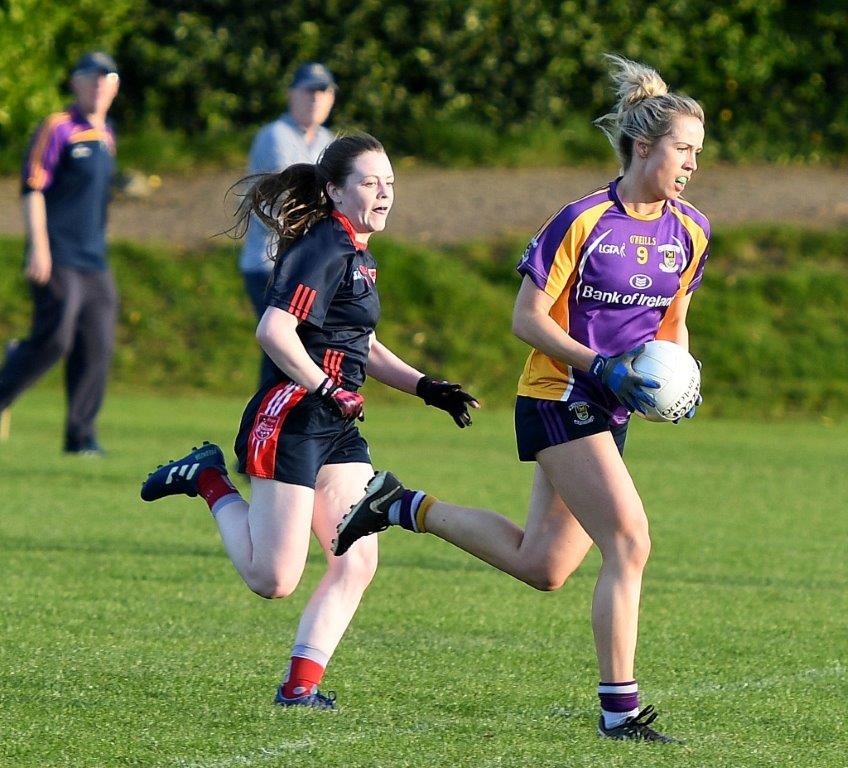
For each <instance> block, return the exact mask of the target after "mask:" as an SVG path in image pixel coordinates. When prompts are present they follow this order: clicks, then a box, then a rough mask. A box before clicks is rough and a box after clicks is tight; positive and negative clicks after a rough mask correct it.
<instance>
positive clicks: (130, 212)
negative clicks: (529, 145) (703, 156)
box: [0, 166, 848, 247]
mask: <svg viewBox="0 0 848 768" xmlns="http://www.w3.org/2000/svg"><path fill="white" fill-rule="evenodd" d="M614 174H615V168H614V167H609V168H557V169H500V168H497V169H471V170H437V169H422V168H403V167H400V168H398V169H397V197H396V203H395V208H394V210H393V212H392V214H391V216H390V218H389V226H388V229H387V232H388V234H390V235H391V236H392V237H393V238H396V239H401V240H409V241H414V242H421V243H429V244H432V245H440V244H448V243H455V242H461V241H466V240H475V239H486V238H490V237H493V236H496V235H498V234H501V233H504V232H519V233H526V234H527V235H528V236H529V235H530V234H532V233H533V232H534V231H535V230H536V229H537V228H538V227H539V226H540V225H541V224H542V223H543V222H544V221H545V220H546V219H547V218H548V216H550V215H551V214H552V213H554V212H555V211H556V210H557V209H558V208H559V207H561V206H562V205H563V204H564V203H566V202H568V201H570V200H574V199H576V198H578V197H581V196H582V195H584V194H586V193H587V192H590V191H592V190H593V189H594V188H596V187H598V186H600V185H602V184H604V183H605V182H606V181H608V180H609V179H610V178H611V177H612V176H614ZM240 175H241V171H240V169H236V170H233V171H232V172H225V171H200V172H197V173H193V174H191V175H186V176H166V177H164V178H163V179H162V186H161V187H160V188H159V189H158V190H156V191H155V192H153V193H152V194H151V195H150V197H148V198H142V199H138V198H128V197H122V198H120V199H117V200H116V201H115V202H114V203H113V205H112V208H111V212H110V217H111V221H110V227H109V232H110V236H111V237H112V238H120V239H126V240H134V241H138V242H159V243H168V244H173V245H182V246H187V247H200V246H202V245H203V244H204V243H207V242H216V241H221V238H220V237H215V234H216V233H218V232H221V231H222V230H225V229H226V228H227V227H228V226H229V225H230V223H231V219H230V211H231V210H232V201H230V202H229V203H228V202H227V201H225V197H224V196H225V192H226V190H227V188H228V187H229V186H230V185H231V184H232V183H233V182H234V181H235V180H237V179H238V178H239V176H240ZM845 180H846V172H845V171H844V170H841V169H830V168H795V167H790V168H784V167H768V166H766V167H750V168H747V167H746V168H737V167H713V168H706V169H703V170H701V171H699V172H698V174H697V175H696V177H695V179H694V180H693V182H692V184H691V186H690V188H689V190H688V193H687V197H688V198H689V199H690V200H691V201H692V202H693V203H694V204H695V205H696V206H698V208H700V209H701V210H702V211H703V212H704V213H705V214H706V215H707V216H709V218H710V219H711V220H712V222H713V226H714V227H726V226H732V225H741V224H751V223H764V222H783V223H793V224H798V225H802V226H811V227H816V228H828V227H833V226H839V225H846V224H848V193H846V191H845ZM22 232H23V225H22V221H21V215H20V204H19V201H18V182H17V180H16V179H11V178H5V179H0V233H3V234H21V233H22Z"/></svg>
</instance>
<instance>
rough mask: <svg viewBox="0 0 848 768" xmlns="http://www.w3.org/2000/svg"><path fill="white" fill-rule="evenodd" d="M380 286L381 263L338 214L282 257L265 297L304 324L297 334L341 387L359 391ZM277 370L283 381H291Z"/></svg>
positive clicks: (301, 324) (310, 354) (307, 235)
mask: <svg viewBox="0 0 848 768" xmlns="http://www.w3.org/2000/svg"><path fill="white" fill-rule="evenodd" d="M376 282H377V262H376V261H375V260H374V257H373V256H372V255H371V253H370V252H369V251H368V250H367V248H366V247H365V245H363V244H362V243H359V242H358V241H357V239H356V233H355V232H354V230H353V227H352V226H351V224H350V222H349V221H348V220H347V218H345V217H344V216H343V215H342V214H340V213H338V211H334V212H333V215H332V216H331V217H327V218H326V219H322V220H321V221H319V222H318V223H317V224H314V225H313V226H312V227H311V228H310V229H309V230H308V231H307V233H306V234H305V235H304V236H303V237H302V238H300V239H299V240H298V241H297V242H295V243H294V244H293V245H292V246H291V247H290V248H289V249H288V250H287V251H285V252H284V253H281V254H280V255H279V257H278V258H277V263H276V264H275V265H274V274H273V277H272V278H271V283H270V285H269V286H268V291H267V294H266V297H265V298H266V301H267V303H268V305H269V306H272V307H277V308H279V309H282V310H284V311H286V312H289V313H291V314H293V315H294V316H295V317H297V319H298V320H300V321H301V322H300V323H299V324H298V326H297V334H298V336H299V337H300V340H301V342H302V343H303V346H304V347H305V348H306V351H307V352H308V353H309V356H310V357H311V358H312V359H313V360H314V361H315V363H316V364H317V365H318V366H320V367H321V368H322V369H323V370H324V371H325V372H326V374H327V375H328V376H330V377H332V378H333V380H334V381H336V383H338V384H339V385H340V386H343V387H344V388H345V389H349V390H356V389H358V388H359V387H361V386H362V384H363V383H364V382H365V368H366V365H367V362H368V348H369V344H370V340H371V334H372V333H373V331H374V328H375V327H376V325H377V320H379V318H380V298H379V296H378V295H377V286H376ZM275 370H276V373H277V375H278V377H279V379H278V380H279V381H287V380H288V379H289V377H288V376H287V375H286V374H285V373H284V372H283V371H281V370H280V369H279V368H276V369H275ZM263 383H267V382H263Z"/></svg>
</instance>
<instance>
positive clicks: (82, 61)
mask: <svg viewBox="0 0 848 768" xmlns="http://www.w3.org/2000/svg"><path fill="white" fill-rule="evenodd" d="M88 72H99V73H101V74H104V75H110V74H112V73H114V74H116V75H117V74H118V65H117V64H115V60H114V59H113V58H112V57H111V56H110V55H109V54H108V53H103V51H89V52H88V53H84V54H83V55H82V56H80V57H79V59H78V60H77V63H76V64H74V67H73V69H72V70H71V76H73V75H76V74H80V73H88Z"/></svg>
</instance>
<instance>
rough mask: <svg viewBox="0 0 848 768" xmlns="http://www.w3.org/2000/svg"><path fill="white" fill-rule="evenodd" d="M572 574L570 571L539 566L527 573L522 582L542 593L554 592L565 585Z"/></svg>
mask: <svg viewBox="0 0 848 768" xmlns="http://www.w3.org/2000/svg"><path fill="white" fill-rule="evenodd" d="M571 574H572V571H570V570H564V569H562V568H554V567H551V566H548V565H546V564H539V565H537V566H535V567H531V568H530V569H529V570H528V571H527V572H525V573H524V575H523V578H522V581H523V582H524V583H525V584H527V585H528V586H531V587H533V589H538V590H539V591H540V592H553V591H555V590H557V589H559V588H560V587H561V586H562V585H563V584H565V582H566V581H567V580H568V577H569V576H571Z"/></svg>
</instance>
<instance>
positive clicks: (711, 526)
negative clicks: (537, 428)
mask: <svg viewBox="0 0 848 768" xmlns="http://www.w3.org/2000/svg"><path fill="white" fill-rule="evenodd" d="M61 400H62V398H61V395H60V394H59V393H58V391H57V390H56V389H55V387H54V385H52V384H48V385H46V386H43V387H41V388H39V389H38V390H36V391H35V392H33V393H30V394H28V395H26V396H25V398H24V399H23V400H22V401H21V402H20V403H19V404H18V405H17V406H16V407H15V411H14V417H13V423H12V439H11V441H10V442H7V443H3V444H0V489H1V490H2V498H3V510H2V512H1V513H0V548H2V549H0V573H2V578H3V590H2V593H0V601H2V610H0V765H2V766H4V767H5V766H9V767H10V768H28V767H30V766H33V767H34V766H38V768H44V766H62V767H63V768H73V767H76V766H98V767H99V766H107V767H110V766H163V767H166V766H168V767H170V766H173V767H174V768H177V767H182V768H188V767H189V766H191V767H194V768H241V767H242V766H288V765H292V764H297V765H307V766H312V765H315V766H319V765H320V766H339V767H342V766H343V767H345V768H354V767H355V766H362V767H363V768H365V767H366V766H368V767H369V768H373V767H374V766H386V767H387V768H388V767H391V768H393V767H395V766H398V767H399V766H414V767H415V768H421V767H422V766H428V768H429V767H430V766H452V767H453V766H474V768H482V767H483V766H516V767H519V766H521V767H522V768H523V767H524V766H574V767H582V766H586V767H587V768H588V767H589V766H601V765H603V766H605V767H606V766H609V767H614V766H634V765H636V766H674V767H675V768H681V767H686V766H698V767H700V766H710V767H713V766H732V767H733V768H739V767H740V766H744V767H745V768H750V767H751V766H790V765H792V766H804V767H805V768H809V767H812V766H821V767H822V768H838V767H840V766H846V765H848V758H846V753H848V736H846V710H845V706H844V702H845V693H844V692H845V686H846V682H848V658H846V656H848V653H846V651H848V639H846V638H848V600H846V594H848V593H846V588H848V565H847V564H846V563H848V557H846V555H848V547H847V546H846V541H848V516H846V514H845V511H844V500H845V499H846V497H848V493H846V491H848V476H846V472H845V457H846V455H848V440H846V437H845V432H844V429H841V428H838V427H827V426H823V425H807V424H798V423H795V424H753V423H741V422H718V421H709V420H702V421H699V420H697V419H696V420H695V421H694V422H693V423H691V424H685V425H682V426H680V427H676V428H675V427H672V426H666V425H649V424H645V423H642V422H638V423H636V424H635V425H634V427H633V429H632V433H631V436H630V439H629V445H628V463H629V464H630V466H631V469H632V471H633V473H634V476H635V477H636V480H637V484H638V486H639V488H640V490H641V492H642V495H643V497H644V499H645V503H646V506H647V509H648V512H649V516H650V518H651V521H652V534H653V542H654V549H653V553H652V558H651V562H650V564H649V567H648V570H647V573H646V579H645V586H644V598H643V609H642V620H641V641H640V651H639V656H638V677H639V680H640V683H641V687H642V691H643V693H642V698H643V703H653V704H655V705H656V706H657V708H658V709H659V710H660V713H661V719H660V721H659V724H660V726H661V728H662V729H663V730H667V731H668V732H669V733H671V734H673V735H675V736H679V737H681V738H684V739H686V741H687V745H686V746H683V747H668V746H665V747H663V746H661V745H646V744H629V743H612V742H605V741H601V740H599V739H598V738H597V737H596V736H595V720H596V717H597V699H596V695H595V690H594V689H595V684H596V683H597V679H598V678H597V672H596V669H595V661H594V654H593V651H592V641H591V631H590V627H589V605H590V599H591V593H592V588H593V585H594V580H595V575H596V572H597V568H598V563H599V559H598V556H597V553H596V552H594V551H593V552H592V553H590V555H589V557H588V559H587V561H586V563H585V564H584V565H583V567H582V568H581V569H580V570H579V571H578V572H577V573H576V574H575V575H574V577H573V578H572V579H571V580H570V582H569V583H568V584H566V586H565V587H564V588H563V589H562V590H560V591H559V592H556V593H552V594H540V593H537V592H534V591H533V590H531V589H529V588H528V587H525V586H522V585H521V584H518V583H517V582H514V581H512V580H511V579H510V578H508V577H507V576H504V575H502V574H499V573H497V572H495V571H493V570H492V569H491V568H489V567H488V566H485V565H483V564H481V563H478V562H477V561H475V560H473V559H472V558H470V557H469V556H467V555H465V554H464V553H461V552H459V551H457V550H454V549H453V548H452V547H450V546H448V545H447V544H444V543H443V542H440V541H438V540H436V539H434V538H432V537H424V536H421V537H416V536H413V535H410V534H407V533H405V532H401V531H389V532H387V533H386V534H385V535H384V536H383V539H382V542H381V544H382V565H381V568H380V570H379V571H378V574H377V577H376V579H375V581H374V584H373V585H372V587H371V589H370V590H369V591H368V593H367V594H366V597H365V599H364V601H363V604H362V607H361V609H360V612H359V614H358V615H357V617H356V619H355V620H354V623H353V625H352V627H351V629H350V630H349V633H348V635H347V637H346V638H345V640H344V641H343V643H342V645H341V647H340V649H339V651H338V653H337V654H336V656H335V658H334V659H333V661H332V664H331V666H330V668H329V670H328V673H327V676H326V679H325V684H324V686H323V687H324V688H327V689H333V690H335V691H337V693H338V696H339V703H340V705H341V711H340V712H339V713H326V712H312V711H288V710H280V709H276V708H274V707H272V706H271V704H270V701H271V697H272V695H273V692H274V687H275V685H276V684H277V681H278V679H279V677H280V675H281V672H282V670H283V668H284V666H285V663H286V660H287V657H288V651H289V649H290V644H291V640H292V636H293V632H294V628H295V624H296V621H297V617H298V614H299V612H300V610H301V608H302V607H303V605H304V603H305V601H306V599H307V597H308V594H309V592H310V589H311V587H312V586H314V584H315V583H316V581H317V579H318V577H319V576H320V573H321V555H320V553H319V552H318V551H317V549H316V550H314V551H313V553H312V555H311V557H310V563H309V565H308V568H307V572H306V574H305V576H304V580H303V583H302V585H301V587H300V589H299V590H298V592H297V593H296V594H295V596H294V597H292V598H290V599H289V600H286V601H275V602H268V601H263V600H261V599H259V598H257V597H255V596H253V595H251V594H250V593H249V592H248V590H247V589H246V588H245V587H244V586H243V585H242V583H241V582H240V580H239V579H238V577H237V576H236V574H235V572H234V571H233V569H232V567H231V566H230V565H229V563H228V561H227V559H226V557H225V555H224V553H223V549H222V547H221V546H220V543H219V541H218V539H217V534H216V532H215V529H214V526H213V524H212V522H211V520H210V518H209V514H208V512H207V511H206V509H205V507H204V505H203V503H202V502H200V501H198V500H187V499H182V498H179V499H173V500H166V501H163V502H159V503H157V504H156V505H144V504H143V503H142V502H141V501H140V500H139V499H138V488H139V484H140V482H141V480H142V478H143V477H144V476H145V474H146V472H147V471H148V470H149V469H150V468H152V467H153V466H155V465H156V464H157V463H159V462H161V461H162V460H164V459H168V458H173V457H175V456H176V455H177V454H181V453H182V452H183V451H184V450H186V449H187V448H189V447H191V445H192V444H193V443H196V441H197V440H199V439H202V438H207V439H211V440H216V441H219V442H221V443H222V445H223V446H224V447H225V449H228V446H229V445H230V444H231V441H232V437H233V432H234V428H235V426H236V424H237V418H238V416H239V415H240V411H241V406H242V403H241V402H239V401H238V400H232V399H229V400H216V399H213V398H208V397H204V398H202V399H199V398H189V397H184V398H176V399H175V398H166V397H154V396H149V395H134V394H113V395H111V396H110V398H109V400H108V403H107V408H106V411H105V414H104V418H103V425H102V433H103V439H104V442H105V444H106V446H107V448H108V449H109V455H108V457H107V458H105V459H103V460H97V459H82V458H71V457H65V456H62V455H61V454H60V453H59V450H58V448H59V444H60V440H59V436H60V431H61V419H62V404H61ZM399 424H403V425H404V426H403V429H402V430H401V429H399V428H398V425H399ZM364 431H365V433H366V436H367V437H368V439H369V441H370V443H371V445H372V450H373V455H374V460H375V463H376V465H377V466H379V467H390V468H392V469H393V470H395V471H396V472H397V473H398V474H399V475H400V476H401V477H402V478H404V479H405V480H406V481H407V482H408V483H409V484H411V485H412V486H416V485H420V486H422V487H425V488H427V489H429V490H432V492H434V493H436V494H437V495H440V496H442V497H443V498H447V499H451V500H455V501H457V502H460V503H465V504H474V505H483V506H489V507H493V508H496V509H498V510H499V511H503V512H506V513H509V514H510V515H511V516H513V517H514V518H515V519H517V520H522V519H523V517H524V514H525V508H526V504H527V498H528V490H529V481H530V476H531V472H532V468H531V467H530V466H529V465H522V464H519V462H518V461H517V460H516V459H515V458H514V448H513V445H512V427H511V415H510V414H508V413H489V412H485V411H484V412H481V413H480V414H478V415H477V417H476V419H475V425H474V427H473V428H472V429H471V430H465V431H462V432H460V431H459V430H457V429H455V428H454V427H453V426H452V424H451V423H450V420H449V419H448V418H447V417H446V416H445V415H444V414H441V413H439V412H437V411H434V410H433V409H424V408H423V407H420V406H415V405H412V406H410V407H400V406H396V405H374V406H373V407H371V409H370V410H369V413H368V420H367V422H366V423H365V425H364ZM228 452H229V451H228Z"/></svg>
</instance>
